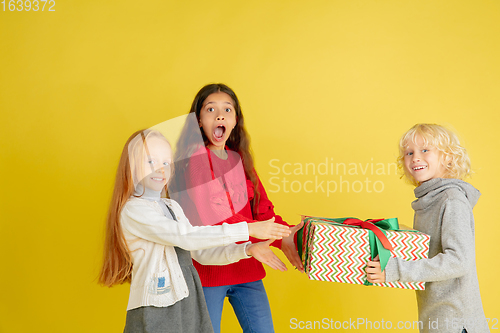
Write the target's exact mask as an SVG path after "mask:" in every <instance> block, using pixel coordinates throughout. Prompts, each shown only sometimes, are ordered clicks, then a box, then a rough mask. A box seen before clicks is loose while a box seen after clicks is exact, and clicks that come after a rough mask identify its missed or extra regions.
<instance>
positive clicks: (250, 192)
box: [185, 148, 288, 287]
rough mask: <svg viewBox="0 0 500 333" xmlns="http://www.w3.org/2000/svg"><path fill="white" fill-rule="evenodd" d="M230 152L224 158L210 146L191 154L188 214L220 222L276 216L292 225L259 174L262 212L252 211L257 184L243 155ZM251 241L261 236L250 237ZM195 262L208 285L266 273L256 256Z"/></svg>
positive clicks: (195, 219) (241, 280)
mask: <svg viewBox="0 0 500 333" xmlns="http://www.w3.org/2000/svg"><path fill="white" fill-rule="evenodd" d="M207 151H209V152H210V156H208V154H207V153H206V152H207ZM227 153H228V158H227V159H226V160H223V159H220V158H219V157H217V155H215V154H214V153H213V152H211V151H210V150H208V149H207V150H205V149H203V148H202V149H200V150H199V151H197V152H196V153H195V154H193V156H192V157H191V159H190V161H189V167H188V172H187V174H186V184H187V188H188V190H187V193H188V195H189V198H190V199H191V201H192V205H191V207H185V214H186V216H187V217H188V218H189V220H190V221H191V223H192V224H193V225H196V224H199V225H217V224H219V225H220V224H222V223H229V224H232V223H238V222H242V221H246V222H248V223H252V222H255V221H263V220H267V219H270V218H272V217H273V216H274V217H275V221H276V222H277V223H280V224H284V225H288V224H287V223H286V222H285V221H283V219H282V218H281V217H280V216H279V215H275V214H274V206H273V204H272V203H271V201H270V200H269V199H268V197H267V194H266V191H265V190H264V186H262V183H261V181H260V179H258V178H257V179H258V186H257V189H258V191H259V193H260V200H259V205H258V210H257V212H258V213H257V214H256V215H254V214H253V213H252V207H251V203H250V202H251V200H252V199H253V198H254V194H255V188H254V185H253V183H252V182H251V181H250V180H249V179H247V178H246V176H245V171H244V168H243V164H242V162H241V157H240V155H239V154H238V153H236V152H234V151H231V150H227ZM226 189H227V190H226ZM193 208H194V209H193ZM250 241H252V242H259V241H261V240H259V239H255V238H253V237H250ZM272 245H273V246H275V247H277V248H281V240H277V241H275V242H273V243H272ZM193 262H194V266H195V267H196V269H197V270H198V274H199V275H200V279H201V282H202V285H203V286H204V287H216V286H224V285H231V284H239V283H246V282H253V281H257V280H261V279H263V278H264V277H265V276H266V271H265V270H264V267H263V265H262V263H260V262H259V261H258V260H256V259H254V258H249V259H244V260H240V261H239V262H236V263H233V264H229V265H223V266H213V265H201V264H199V263H198V262H196V261H193Z"/></svg>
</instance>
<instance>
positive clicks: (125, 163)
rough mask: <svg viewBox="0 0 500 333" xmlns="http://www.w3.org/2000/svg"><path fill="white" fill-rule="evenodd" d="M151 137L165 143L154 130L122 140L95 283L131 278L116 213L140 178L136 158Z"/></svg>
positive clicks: (161, 136) (106, 283) (110, 283)
mask: <svg viewBox="0 0 500 333" xmlns="http://www.w3.org/2000/svg"><path fill="white" fill-rule="evenodd" d="M152 137H158V138H162V139H164V140H165V141H166V142H167V143H168V140H167V139H165V137H164V136H163V135H162V134H161V133H160V132H158V131H154V130H149V129H148V130H141V131H137V132H135V133H134V134H132V135H131V136H130V137H129V138H128V140H127V142H126V143H125V146H124V147H123V150H122V154H121V157H120V162H119V163H118V170H117V171H116V179H115V187H114V190H113V197H112V199H111V203H110V205H109V211H108V216H107V219H106V235H105V241H104V259H103V263H102V267H101V271H100V273H99V278H98V279H99V283H100V284H101V285H104V286H107V287H112V286H113V285H116V284H123V283H125V282H130V281H131V277H132V256H131V255H130V250H129V248H128V246H127V242H126V241H125V236H124V235H123V231H122V227H121V223H120V214H121V211H122V209H123V207H124V206H125V204H126V203H127V201H128V200H129V198H130V197H131V196H132V195H133V193H134V190H135V187H136V186H137V183H138V182H139V181H140V180H137V175H138V168H141V167H142V165H143V163H139V161H142V159H143V158H144V155H145V151H146V149H147V144H146V139H150V138H152ZM139 172H140V171H139ZM139 174H140V173H139ZM165 191H166V185H165Z"/></svg>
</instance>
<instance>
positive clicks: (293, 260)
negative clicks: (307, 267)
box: [281, 221, 304, 273]
mask: <svg viewBox="0 0 500 333" xmlns="http://www.w3.org/2000/svg"><path fill="white" fill-rule="evenodd" d="M303 225H304V222H303V221H302V222H300V223H299V224H297V225H296V226H294V227H291V228H290V231H291V233H290V236H288V237H285V238H283V240H282V241H281V251H283V253H284V254H285V256H286V257H287V259H288V261H289V262H290V264H292V265H293V266H294V267H296V268H297V269H298V270H299V272H301V273H304V265H302V260H300V257H299V254H298V253H297V248H296V246H295V242H294V241H293V239H294V235H295V233H296V232H297V230H299V229H300V228H302V226H303Z"/></svg>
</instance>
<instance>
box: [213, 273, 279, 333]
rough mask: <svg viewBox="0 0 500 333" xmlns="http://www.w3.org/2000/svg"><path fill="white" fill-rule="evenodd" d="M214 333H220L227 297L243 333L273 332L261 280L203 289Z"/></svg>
mask: <svg viewBox="0 0 500 333" xmlns="http://www.w3.org/2000/svg"><path fill="white" fill-rule="evenodd" d="M203 293H204V294H205V300H206V301H207V307H208V312H209V314H210V320H212V326H213V328H214V332H215V333H220V321H221V316H222V307H223V305H224V299H225V298H226V297H227V298H228V299H229V303H231V305H232V307H233V309H234V313H235V314H236V317H237V318H238V321H239V323H240V326H241V328H242V329H243V332H244V333H272V332H274V327H273V318H272V316H271V307H270V306H269V300H268V299H267V294H266V290H265V288H264V284H263V283H262V280H259V281H255V282H248V283H242V284H233V285H228V286H220V287H203Z"/></svg>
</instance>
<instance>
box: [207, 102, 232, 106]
mask: <svg viewBox="0 0 500 333" xmlns="http://www.w3.org/2000/svg"><path fill="white" fill-rule="evenodd" d="M215 103H216V102H207V103H205V106H207V105H209V104H215ZM223 103H224V104H229V105H231V106H233V103H231V102H223Z"/></svg>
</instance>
